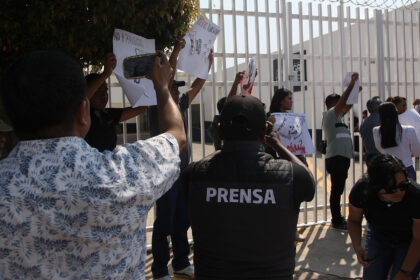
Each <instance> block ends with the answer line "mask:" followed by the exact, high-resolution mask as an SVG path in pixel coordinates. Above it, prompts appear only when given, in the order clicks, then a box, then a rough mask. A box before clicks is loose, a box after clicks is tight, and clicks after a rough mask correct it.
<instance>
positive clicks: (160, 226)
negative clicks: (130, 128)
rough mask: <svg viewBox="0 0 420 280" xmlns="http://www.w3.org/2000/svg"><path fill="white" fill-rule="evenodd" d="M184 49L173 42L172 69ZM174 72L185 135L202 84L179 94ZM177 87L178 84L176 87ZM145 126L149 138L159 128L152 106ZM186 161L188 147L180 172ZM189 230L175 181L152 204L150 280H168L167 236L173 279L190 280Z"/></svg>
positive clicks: (198, 82) (173, 91)
mask: <svg viewBox="0 0 420 280" xmlns="http://www.w3.org/2000/svg"><path fill="white" fill-rule="evenodd" d="M184 47H185V40H184V39H181V40H179V41H177V43H176V44H175V46H174V50H173V51H172V54H171V57H170V59H169V62H170V64H171V66H172V69H174V70H175V69H176V65H177V60H178V54H179V52H180V51H181V50H182V49H183V48H184ZM212 64H213V50H211V52H210V54H209V69H210V67H211V65H212ZM174 76H175V71H174V72H173V73H172V77H171V82H170V86H171V95H172V98H173V99H174V100H175V102H176V103H177V104H178V107H179V110H180V112H181V115H182V118H183V121H184V128H185V131H187V117H186V113H187V109H188V108H189V106H190V104H191V102H192V101H193V100H194V98H195V97H196V96H197V94H198V93H199V92H200V90H201V88H202V87H203V86H204V83H205V82H206V80H204V79H201V78H196V79H195V80H194V82H193V83H192V85H191V87H190V88H189V89H188V90H187V91H186V92H185V93H184V94H180V91H179V89H178V87H179V86H180V85H181V84H183V85H185V82H179V81H174V80H173V78H174ZM180 83H181V84H180ZM149 109H150V114H149V117H150V118H149V122H150V131H151V135H152V136H153V135H154V134H155V133H158V132H159V129H160V126H158V125H157V123H156V118H155V117H154V110H155V109H156V108H154V107H153V106H151V107H149ZM189 159H190V151H189V150H188V147H187V148H186V149H185V150H184V152H183V153H181V172H182V171H183V170H184V168H185V167H186V166H187V165H188V163H189ZM189 227H190V221H189V217H188V212H187V204H186V201H185V195H184V191H183V188H182V185H181V181H180V180H179V179H178V180H177V181H175V183H174V184H173V186H172V188H171V189H170V190H169V191H168V192H167V193H166V194H165V195H163V196H162V197H161V198H160V199H158V201H156V219H155V222H154V224H153V236H152V254H153V263H152V274H153V278H154V279H160V280H166V279H171V277H170V276H169V272H168V262H169V243H168V238H167V237H168V235H170V236H171V241H172V245H173V246H172V249H173V253H174V258H173V259H172V267H173V270H174V275H175V276H180V277H184V278H193V277H194V266H192V265H191V264H190V262H189V259H188V255H189V253H190V247H189V244H188V236H187V231H188V228H189Z"/></svg>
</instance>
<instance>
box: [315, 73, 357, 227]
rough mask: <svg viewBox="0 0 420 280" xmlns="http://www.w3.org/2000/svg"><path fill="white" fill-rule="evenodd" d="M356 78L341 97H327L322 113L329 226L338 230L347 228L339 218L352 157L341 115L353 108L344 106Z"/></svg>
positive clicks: (349, 137)
mask: <svg viewBox="0 0 420 280" xmlns="http://www.w3.org/2000/svg"><path fill="white" fill-rule="evenodd" d="M358 79H359V74H357V73H354V74H353V75H352V76H351V81H350V83H349V85H348V86H347V88H346V90H345V91H344V92H343V94H342V95H341V96H340V95H338V94H335V93H333V94H330V95H328V96H327V98H326V99H325V105H326V107H327V111H326V112H324V113H323V118H322V129H323V130H324V135H325V139H326V141H327V151H326V155H325V167H326V169H327V172H328V173H329V174H330V176H331V194H330V209H331V215H332V219H331V223H332V226H333V228H335V229H340V230H346V229H347V223H346V220H345V219H344V218H343V216H342V215H341V207H340V199H341V195H342V194H343V191H344V187H345V185H346V179H347V175H348V170H349V167H350V159H351V158H353V145H352V142H351V135H350V131H349V128H348V126H347V125H346V124H345V123H344V121H343V116H344V115H345V114H346V113H347V112H348V111H349V110H350V109H351V107H352V106H353V105H352V104H350V105H349V104H347V99H348V97H349V95H350V92H351V91H352V90H353V87H354V86H355V83H356V81H357V80H358ZM359 90H360V89H359Z"/></svg>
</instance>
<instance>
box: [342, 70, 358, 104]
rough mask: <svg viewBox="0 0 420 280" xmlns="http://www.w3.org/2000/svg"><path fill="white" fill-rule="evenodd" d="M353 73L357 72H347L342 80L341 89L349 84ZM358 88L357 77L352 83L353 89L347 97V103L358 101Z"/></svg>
mask: <svg viewBox="0 0 420 280" xmlns="http://www.w3.org/2000/svg"><path fill="white" fill-rule="evenodd" d="M353 74H357V73H356V72H348V73H347V75H346V77H345V78H344V81H343V90H345V89H346V88H347V87H348V86H349V84H350V82H351V76H353ZM359 88H360V84H359V79H357V80H356V82H355V83H354V86H353V89H352V90H351V92H350V95H349V98H347V102H346V104H347V105H353V104H357V102H358V101H359Z"/></svg>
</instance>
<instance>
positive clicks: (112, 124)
mask: <svg viewBox="0 0 420 280" xmlns="http://www.w3.org/2000/svg"><path fill="white" fill-rule="evenodd" d="M116 64H117V61H116V58H115V55H114V54H113V53H110V54H107V55H106V57H105V62H104V71H103V72H102V74H96V73H94V74H89V75H87V76H86V77H85V78H86V82H87V86H88V90H87V97H88V98H89V101H90V108H91V110H90V118H91V126H90V130H89V132H88V134H87V135H86V138H85V140H86V142H88V143H89V145H91V146H92V147H94V148H97V149H98V150H99V151H100V152H103V151H105V150H108V151H112V150H113V149H114V148H115V147H116V146H117V131H116V126H117V125H118V124H119V123H120V122H123V121H126V120H129V119H131V118H134V117H135V116H137V115H139V114H141V113H143V112H144V111H145V110H146V108H147V107H146V106H140V107H137V108H132V107H127V108H105V106H106V104H107V103H108V86H107V84H106V79H107V78H109V77H110V76H111V74H112V71H113V69H114V68H115V66H116Z"/></svg>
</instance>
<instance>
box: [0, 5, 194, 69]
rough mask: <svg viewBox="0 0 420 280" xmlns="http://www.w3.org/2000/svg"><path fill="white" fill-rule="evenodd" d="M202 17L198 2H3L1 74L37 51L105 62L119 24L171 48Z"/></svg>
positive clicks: (93, 62) (84, 61)
mask: <svg viewBox="0 0 420 280" xmlns="http://www.w3.org/2000/svg"><path fill="white" fill-rule="evenodd" d="M197 15H198V0H181V1H179V0H1V1H0V28H1V35H0V67H1V70H0V72H1V71H3V70H4V69H6V68H7V67H8V66H9V65H10V64H11V63H13V61H14V59H16V57H18V56H19V55H21V54H22V53H25V52H28V51H32V50H36V49H59V50H64V51H66V52H68V53H69V54H71V55H73V56H75V57H77V58H79V59H80V60H81V63H82V64H83V65H84V66H87V65H94V66H100V65H101V61H102V59H103V57H104V55H105V54H106V53H107V52H110V51H112V35H113V32H114V28H120V29H124V30H127V31H129V32H132V33H135V34H138V35H141V36H143V37H146V38H154V39H156V48H157V49H162V50H163V49H165V48H170V47H171V46H172V45H173V44H174V42H175V40H176V39H178V38H179V37H181V36H182V35H183V34H185V33H186V32H187V31H188V28H189V26H190V23H191V22H192V21H194V20H195V19H196V17H197Z"/></svg>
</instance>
